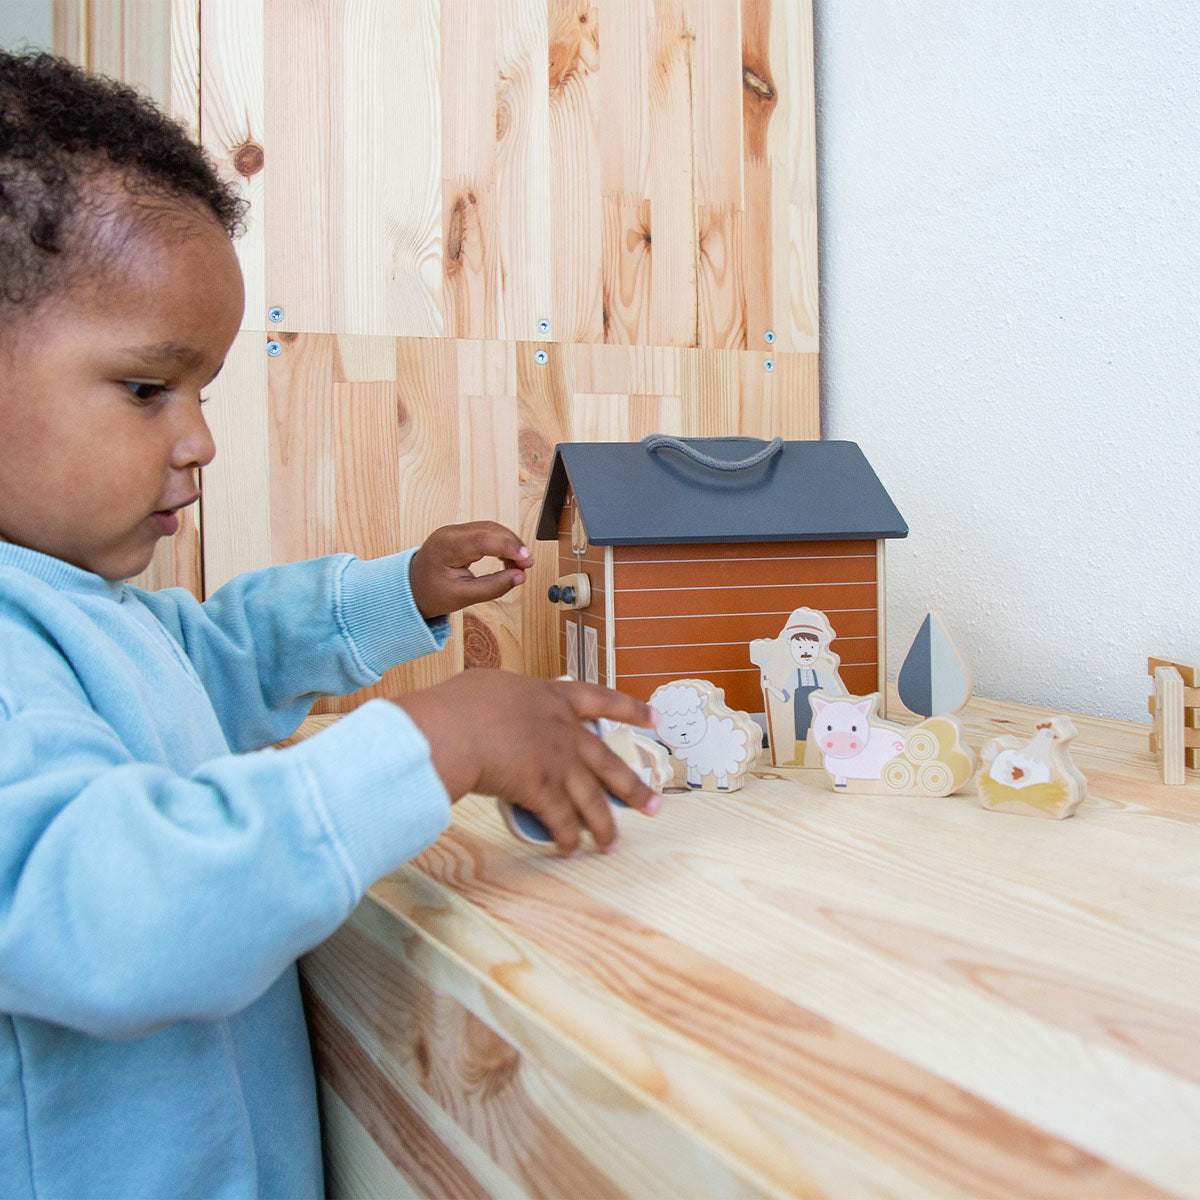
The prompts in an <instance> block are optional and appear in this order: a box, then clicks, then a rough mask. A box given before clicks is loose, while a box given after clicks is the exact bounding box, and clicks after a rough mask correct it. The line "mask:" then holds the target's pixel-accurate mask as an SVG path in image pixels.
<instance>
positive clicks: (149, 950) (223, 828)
mask: <svg viewBox="0 0 1200 1200" xmlns="http://www.w3.org/2000/svg"><path fill="white" fill-rule="evenodd" d="M410 557H411V552H409V553H408V554H403V555H396V556H394V557H391V558H383V559H376V560H374V561H371V562H363V561H360V560H359V559H356V558H352V557H350V556H348V555H339V556H335V557H332V558H325V559H318V560H316V561H314V562H309V563H297V564H294V565H291V566H284V567H274V568H271V569H269V570H266V571H259V572H255V573H252V574H249V575H245V576H242V577H241V578H238V579H235V580H233V581H232V582H231V583H229V584H227V585H226V586H225V587H223V588H221V589H220V590H219V591H218V592H216V593H215V595H213V596H212V597H211V598H210V599H209V600H208V601H206V602H205V603H204V604H199V603H197V602H196V601H195V600H194V599H193V598H192V597H191V596H190V595H189V594H188V593H187V592H185V591H182V590H180V589H168V590H165V591H159V592H152V593H150V592H143V591H140V590H139V589H137V588H134V587H129V586H127V585H125V584H120V583H112V582H109V581H107V580H105V579H102V578H100V577H99V576H97V575H92V574H89V573H88V572H86V571H81V570H79V569H77V568H75V567H72V566H68V565H67V564H65V563H62V562H59V561H58V560H57V559H53V558H47V557H46V556H44V555H41V554H37V553H35V552H33V551H30V550H26V549H24V548H22V547H19V546H13V545H8V544H0V1196H2V1197H4V1198H5V1200H16V1198H19V1197H32V1196H39V1197H52V1196H53V1197H59V1196H61V1197H102V1196H119V1197H121V1198H122V1200H134V1198H138V1197H147V1198H149V1197H153V1198H159V1197H168V1196H169V1197H184V1196H204V1197H215V1196H229V1197H234V1196H236V1197H247V1196H272V1197H287V1198H288V1200H295V1198H298V1197H304V1196H314V1195H319V1194H320V1191H321V1160H320V1147H319V1140H318V1132H317V1117H316V1107H315V1095H314V1083H313V1076H312V1067H311V1059H310V1054H309V1048H308V1041H307V1037H306V1033H305V1028H304V1019H303V1014H302V1012H301V1008H300V1000H299V994H298V990H297V978H296V969H295V966H294V963H295V960H296V958H297V956H298V955H300V954H302V953H304V952H305V951H306V950H308V949H310V948H311V947H313V946H315V945H316V944H317V943H318V942H320V941H321V940H322V939H323V938H325V937H326V936H327V935H329V934H330V933H331V932H332V931H333V930H334V929H336V928H337V926H338V925H339V924H340V923H341V922H342V921H343V920H344V919H345V918H346V916H347V915H348V914H349V913H350V911H351V910H352V909H353V908H354V906H355V905H356V904H357V903H358V901H359V899H360V898H361V896H362V895H363V892H364V891H365V889H366V888H367V887H368V886H369V885H370V884H372V883H373V882H374V881H375V880H376V879H377V878H379V877H380V876H381V875H383V874H385V873H386V872H388V871H389V870H391V869H393V868H394V867H396V866H398V865H399V864H400V863H402V862H404V861H405V860H406V859H408V858H411V857H412V856H413V855H414V854H417V853H419V852H420V851H421V850H423V849H424V848H425V847H426V846H428V845H429V844H430V843H431V842H432V841H433V840H434V839H435V838H436V837H437V836H438V834H439V833H441V831H442V830H443V829H444V828H445V826H446V824H447V822H448V821H449V815H450V803H449V798H448V797H447V795H446V792H445V789H444V788H443V787H442V784H441V781H440V780H439V778H438V776H437V775H436V773H435V772H434V770H433V767H432V765H431V762H430V756H429V746H428V743H427V742H426V741H425V739H424V737H423V736H422V735H421V733H420V732H419V731H418V730H417V728H416V727H415V726H414V725H413V724H412V722H411V721H410V720H409V719H408V717H407V716H406V715H405V714H404V712H403V711H402V710H401V709H399V708H398V707H396V706H395V705H393V704H390V703H388V702H387V701H383V700H374V701H371V702H370V703H368V704H365V705H363V706H362V707H360V708H358V709H357V710H356V711H355V712H354V713H352V714H351V715H350V716H348V717H346V718H344V719H343V720H341V721H339V722H338V723H337V724H336V725H334V726H332V727H330V728H329V729H327V730H325V731H324V732H322V733H319V734H317V735H316V736H315V737H312V738H310V739H308V740H306V741H304V742H302V743H301V744H299V745H297V746H293V747H290V748H288V749H286V750H273V749H260V747H263V746H267V745H269V744H270V743H272V742H275V741H278V740H280V739H281V738H284V737H286V736H287V735H288V734H290V733H291V732H292V731H293V730H294V729H295V728H296V726H297V725H298V724H299V722H300V720H301V719H302V718H303V717H304V715H305V714H306V713H307V712H308V709H309V707H310V705H311V704H312V702H313V700H315V699H316V698H317V697H318V696H321V695H328V694H344V693H346V692H349V691H352V690H354V689H356V688H359V687H362V686H364V685H366V684H369V683H373V682H375V681H376V680H377V679H378V678H379V676H380V674H381V673H382V672H383V671H384V670H385V669H387V668H388V667H391V666H393V665H395V664H396V663H399V662H402V661H404V660H406V659H409V658H413V657H416V656H417V655H420V654H425V653H427V652H429V651H432V650H436V649H438V648H440V646H441V645H442V644H443V643H444V641H445V638H446V632H447V630H446V624H445V622H444V621H442V622H434V623H433V624H432V625H430V624H427V623H426V622H425V621H424V620H423V619H422V617H421V615H420V613H419V612H418V611H417V608H416V605H415V604H414V603H413V599H412V593H411V591H410V589H409V584H408V563H409V559H410ZM231 752H232V753H231Z"/></svg>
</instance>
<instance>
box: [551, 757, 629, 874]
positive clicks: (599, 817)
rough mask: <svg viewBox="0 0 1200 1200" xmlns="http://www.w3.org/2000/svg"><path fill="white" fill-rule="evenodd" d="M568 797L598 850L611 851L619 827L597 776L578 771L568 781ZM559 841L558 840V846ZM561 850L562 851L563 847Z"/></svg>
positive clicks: (589, 772)
mask: <svg viewBox="0 0 1200 1200" xmlns="http://www.w3.org/2000/svg"><path fill="white" fill-rule="evenodd" d="M601 748H602V749H603V747H601ZM618 761H619V760H618ZM567 795H568V796H569V797H570V799H571V803H572V806H573V807H574V810H575V812H576V814H578V817H579V819H580V820H581V821H582V822H583V825H584V826H585V827H586V829H587V831H588V833H590V834H591V835H592V841H594V842H595V843H596V848H597V849H598V850H601V851H604V850H611V849H612V848H613V845H614V844H615V842H616V840H617V827H616V824H615V823H614V822H613V815H612V806H611V805H610V804H609V802H608V797H607V796H606V795H605V794H604V789H603V788H602V787H601V786H600V783H599V782H598V780H597V778H596V775H595V774H594V773H593V772H592V771H589V770H579V771H576V772H575V773H574V774H573V775H572V776H571V777H570V778H569V779H568V780H567ZM557 841H558V839H557V838H556V839H555V842H556V844H557ZM576 844H578V839H576ZM559 849H560V850H561V849H562V848H561V846H560V847H559ZM565 853H570V851H565Z"/></svg>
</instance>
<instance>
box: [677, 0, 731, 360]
mask: <svg viewBox="0 0 1200 1200" xmlns="http://www.w3.org/2000/svg"><path fill="white" fill-rule="evenodd" d="M740 17H741V13H740V8H739V6H738V5H737V4H736V3H735V2H734V0H720V2H714V0H688V3H687V10H686V19H687V22H688V25H689V27H690V28H691V31H692V137H693V141H694V145H695V156H694V177H693V179H694V194H695V205H696V286H697V297H698V299H697V315H698V319H699V332H698V344H699V345H701V346H705V347H720V348H738V347H742V346H745V345H746V312H745V303H746V302H745V295H744V290H743V286H744V285H743V280H742V272H743V258H744V253H743V246H742V242H743V237H744V232H745V231H744V227H743V221H742V213H743V208H744V204H743V198H742V65H741V35H740Z"/></svg>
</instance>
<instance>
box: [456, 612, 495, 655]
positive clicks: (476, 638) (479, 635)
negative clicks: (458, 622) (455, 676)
mask: <svg viewBox="0 0 1200 1200" xmlns="http://www.w3.org/2000/svg"><path fill="white" fill-rule="evenodd" d="M499 665H500V643H499V642H498V641H497V640H496V635H495V634H494V633H493V632H492V631H491V630H490V629H489V628H488V627H487V626H486V625H485V624H484V623H483V621H481V620H480V619H479V618H478V617H477V616H476V615H475V614H474V613H463V666H464V667H498V666H499Z"/></svg>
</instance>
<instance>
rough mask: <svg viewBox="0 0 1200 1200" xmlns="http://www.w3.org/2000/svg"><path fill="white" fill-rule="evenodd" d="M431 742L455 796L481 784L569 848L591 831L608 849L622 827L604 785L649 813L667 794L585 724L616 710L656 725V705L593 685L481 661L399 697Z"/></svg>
mask: <svg viewBox="0 0 1200 1200" xmlns="http://www.w3.org/2000/svg"><path fill="white" fill-rule="evenodd" d="M399 704H400V706H401V707H402V708H403V709H404V710H405V711H406V712H407V713H408V715H409V716H410V717H411V718H412V719H413V721H414V722H415V723H416V724H417V726H418V727H419V728H420V729H421V732H422V733H424V734H425V736H426V738H427V739H428V740H429V744H430V747H431V749H432V752H433V765H434V767H435V768H436V769H437V772H438V774H439V775H440V776H441V777H442V782H443V783H444V784H445V785H446V790H447V791H448V792H449V793H450V796H451V798H452V799H454V800H457V799H458V798H459V797H460V796H463V795H465V794H466V793H467V792H483V793H485V794H487V795H490V796H498V797H499V798H500V799H502V800H508V801H510V802H511V803H513V804H519V805H521V807H523V808H527V809H529V810H530V812H533V813H535V814H536V815H537V816H538V817H540V818H541V820H542V822H543V824H544V825H545V826H546V827H547V828H548V829H549V830H550V833H551V834H552V835H553V837H554V843H555V845H556V846H557V847H558V850H559V852H560V853H561V854H570V853H572V852H573V851H575V850H576V849H577V848H578V846H579V840H580V835H581V834H582V832H583V830H584V829H587V830H588V831H589V832H590V833H591V835H592V838H593V840H594V841H595V843H596V845H597V847H598V848H599V849H601V850H610V849H612V848H613V847H614V846H615V845H616V838H617V831H616V827H615V826H614V824H613V818H612V809H611V806H610V805H609V802H608V798H607V796H606V794H605V793H607V792H611V793H612V794H613V795H614V796H615V797H617V799H618V800H623V801H624V802H625V803H626V804H628V805H629V806H630V807H631V808H637V809H640V810H641V811H642V812H644V813H647V814H653V813H655V812H657V811H658V808H659V806H660V804H661V800H660V798H659V797H658V796H656V795H655V794H654V793H653V792H652V791H651V790H650V789H649V788H648V787H647V786H646V785H645V784H644V783H643V782H642V781H641V780H640V779H638V777H637V776H636V775H635V774H634V773H633V771H632V770H631V769H630V768H629V767H628V766H627V765H626V764H625V763H624V762H622V761H621V759H619V758H618V757H617V756H616V755H615V754H614V753H613V752H612V751H611V750H610V749H609V748H608V747H607V746H606V745H605V744H604V743H603V742H602V741H601V740H600V739H599V738H598V737H596V735H595V734H594V733H592V732H591V731H590V730H589V729H587V727H586V726H585V725H584V724H583V722H584V721H585V720H594V719H596V718H598V717H608V718H609V719H610V720H613V721H623V722H625V723H627V724H630V725H635V726H639V727H643V728H644V727H647V726H650V725H652V724H653V717H652V710H651V709H650V707H649V706H648V705H645V704H642V703H640V702H639V701H637V700H634V699H632V698H631V697H629V696H624V695H622V694H621V693H620V692H612V691H609V690H608V689H607V688H602V687H597V686H596V685H595V684H590V683H565V682H562V681H561V680H556V681H555V682H554V683H550V682H548V681H546V680H544V679H529V678H526V677H525V676H523V675H513V674H509V673H508V672H507V671H492V670H484V669H475V670H470V671H464V672H463V673H462V674H461V675H455V676H454V678H452V679H448V680H447V681H446V682H445V683H441V684H438V685H437V686H436V687H432V688H426V689H424V690H423V691H419V692H412V693H410V694H409V695H407V696H405V697H404V698H403V699H401V700H400V701H399Z"/></svg>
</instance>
